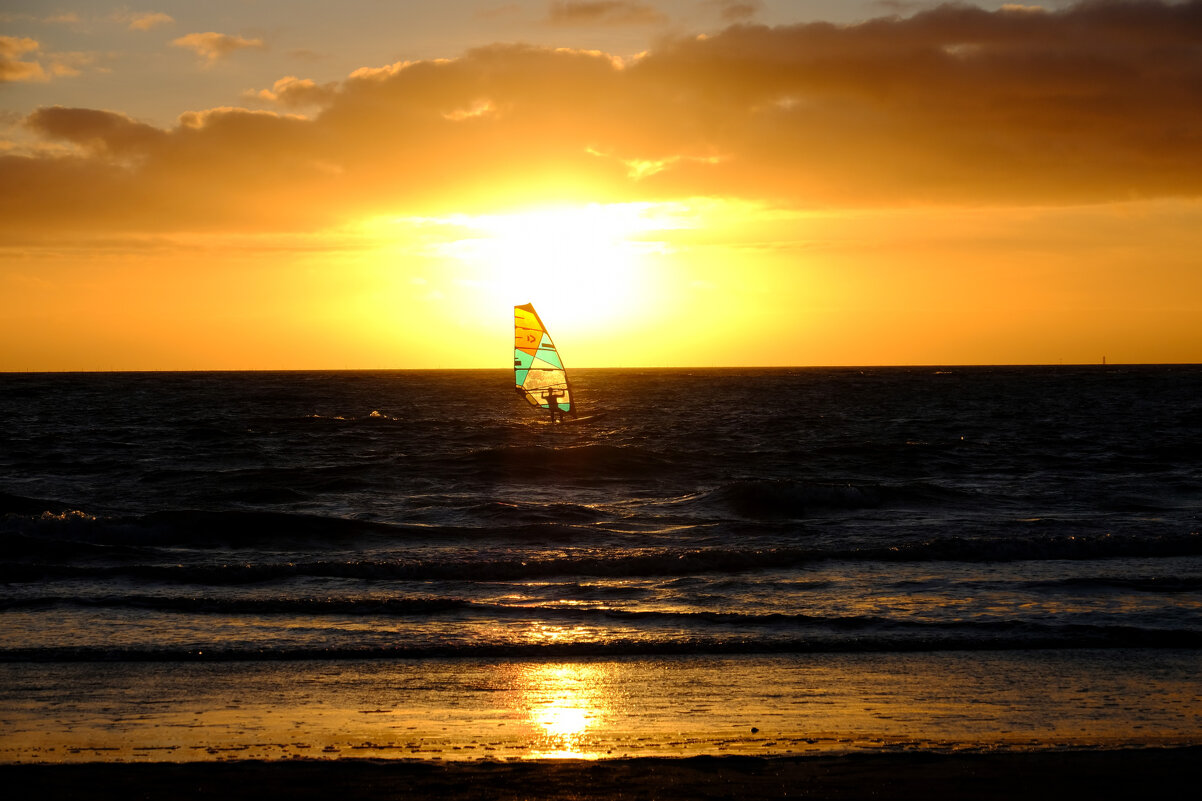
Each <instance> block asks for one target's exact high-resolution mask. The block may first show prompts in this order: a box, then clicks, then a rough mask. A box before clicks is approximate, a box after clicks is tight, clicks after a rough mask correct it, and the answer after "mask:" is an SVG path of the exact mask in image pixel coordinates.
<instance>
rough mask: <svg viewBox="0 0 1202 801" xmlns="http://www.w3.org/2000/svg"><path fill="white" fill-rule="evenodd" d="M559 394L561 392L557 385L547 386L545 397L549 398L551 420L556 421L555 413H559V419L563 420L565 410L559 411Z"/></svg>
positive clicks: (548, 409) (548, 408)
mask: <svg viewBox="0 0 1202 801" xmlns="http://www.w3.org/2000/svg"><path fill="white" fill-rule="evenodd" d="M559 395H560V392H559V390H558V389H556V388H555V387H547V390H546V391H545V392H544V393H543V397H544V398H546V399H547V411H549V412H551V422H552V423H554V422H555V415H556V414H557V413H558V414H559V419H560V420H563V412H561V411H559Z"/></svg>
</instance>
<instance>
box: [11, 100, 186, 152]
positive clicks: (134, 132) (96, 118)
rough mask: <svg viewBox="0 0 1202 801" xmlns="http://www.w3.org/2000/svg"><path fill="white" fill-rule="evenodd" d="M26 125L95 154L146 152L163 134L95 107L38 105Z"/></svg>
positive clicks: (161, 138)
mask: <svg viewBox="0 0 1202 801" xmlns="http://www.w3.org/2000/svg"><path fill="white" fill-rule="evenodd" d="M25 125H26V127H28V128H30V129H31V130H33V131H35V132H36V133H38V134H40V135H42V136H43V137H46V138H48V139H61V140H65V141H68V142H72V143H74V144H76V145H80V146H82V147H84V148H86V149H89V150H92V151H94V152H98V153H105V154H110V155H126V154H137V155H146V154H147V153H148V151H149V150H150V149H151V148H152V147H153V146H154V145H155V144H156V143H158V142H161V141H162V140H163V139H164V138H165V136H166V134H165V133H164V132H163V131H161V130H159V129H158V128H155V127H154V126H152V125H147V124H145V123H141V122H137V121H135V120H133V119H130V118H129V117H127V116H125V115H124V114H118V113H116V112H113V111H97V110H95V109H83V108H63V107H61V106H52V107H49V108H40V109H38V110H37V111H35V112H33V113H32V114H30V115H29V116H28V117H27V118H26V119H25Z"/></svg>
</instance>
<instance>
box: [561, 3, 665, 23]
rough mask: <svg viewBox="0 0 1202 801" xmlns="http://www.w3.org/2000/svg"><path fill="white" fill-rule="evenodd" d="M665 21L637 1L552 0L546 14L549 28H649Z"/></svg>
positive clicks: (661, 16)
mask: <svg viewBox="0 0 1202 801" xmlns="http://www.w3.org/2000/svg"><path fill="white" fill-rule="evenodd" d="M666 21H667V17H666V16H664V15H663V14H662V13H661V12H659V11H657V10H655V9H654V8H652V7H651V6H648V5H647V4H645V3H640V2H637V0H556V2H552V3H551V7H550V9H549V10H548V15H547V22H549V23H550V24H552V25H565V26H566V25H649V24H658V23H661V22H666Z"/></svg>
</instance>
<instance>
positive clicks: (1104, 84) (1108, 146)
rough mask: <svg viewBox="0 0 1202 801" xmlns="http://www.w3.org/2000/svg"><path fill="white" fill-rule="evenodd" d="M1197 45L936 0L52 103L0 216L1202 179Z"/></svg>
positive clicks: (1111, 186) (381, 208)
mask: <svg viewBox="0 0 1202 801" xmlns="http://www.w3.org/2000/svg"><path fill="white" fill-rule="evenodd" d="M13 47H26V48H27V47H28V46H27V45H17V46H10V50H11V49H12V48H13ZM1200 48H1202V0H1193V1H1192V2H1187V3H1167V2H1165V3H1161V2H1102V3H1097V2H1090V3H1085V4H1081V5H1078V6H1075V7H1072V8H1069V9H1066V10H1063V11H1045V12H1038V13H1033V12H1031V11H1030V10H1026V9H1023V10H1020V9H1002V10H997V11H985V10H981V9H977V8H973V7H970V6H942V7H939V8H936V9H932V10H929V11H925V12H922V13H919V14H916V15H914V16H911V17H908V18H880V19H874V20H869V21H867V22H864V23H861V24H857V25H850V26H836V25H831V24H824V23H812V24H804V25H792V26H781V27H767V26H752V25H737V26H733V27H730V28H728V29H726V30H724V31H722V32H720V33H717V34H714V35H712V36H708V37H700V38H699V37H690V38H677V39H672V40H668V41H665V42H663V43H662V44H661V45H660V46H659V47H658V48H657V49H656V50H654V51H653V52H651V53H649V54H647V55H646V56H644V57H643V58H641V59H639V60H637V61H634V62H632V63H628V64H622V63H620V62H617V61H615V60H614V59H613V58H612V57H610V56H609V55H607V54H604V53H594V52H582V51H574V50H567V49H549V48H540V47H533V46H523V45H494V46H490V47H485V48H480V49H477V50H472V51H469V52H468V53H466V54H464V55H463V56H462V57H460V58H455V59H444V60H438V61H417V62H398V63H396V64H392V65H388V66H386V67H378V68H364V69H361V70H357V71H355V72H354V73H353V74H352V75H351V76H349V77H348V78H347V79H345V80H344V81H342V82H340V83H337V84H333V85H330V84H326V85H318V84H315V83H313V82H311V81H306V80H302V79H299V78H295V77H291V76H290V77H287V78H282V79H280V81H277V82H276V84H275V85H274V86H273V87H272V89H271V90H265V91H267V92H268V95H262V94H261V93H260V94H259V95H257V96H259V97H263V98H264V99H268V100H269V101H270V102H274V103H277V104H278V105H280V106H282V107H284V108H296V107H299V106H301V105H306V104H308V105H317V106H320V113H318V114H316V115H315V116H313V118H312V119H303V118H299V117H295V116H287V115H282V114H275V113H270V112H261V111H260V112H251V111H248V110H246V109H237V108H227V109H214V110H209V111H207V112H195V113H190V114H188V115H185V116H184V117H182V118H181V119H180V121H179V124H177V125H176V126H174V127H171V128H168V129H158V128H154V127H152V126H147V125H144V124H142V123H138V122H136V121H134V120H131V119H129V118H128V117H125V116H124V115H121V114H118V113H116V112H113V111H97V110H89V109H41V110H39V111H38V112H35V113H34V114H33V115H31V116H30V117H29V119H28V121H27V124H28V125H29V126H30V128H31V129H32V130H34V131H36V132H37V133H38V134H39V135H40V136H41V137H42V138H43V139H45V140H47V141H57V142H66V143H68V144H70V145H72V146H73V147H74V148H75V149H76V150H77V151H78V152H77V153H76V155H73V156H71V157H69V158H62V157H59V158H51V157H48V156H37V157H35V156H18V155H14V154H8V155H4V156H0V173H2V174H4V175H5V176H6V180H7V181H8V182H9V184H10V185H11V186H13V187H16V189H17V191H9V192H5V193H0V232H7V233H8V234H10V235H15V234H16V233H21V232H26V231H34V230H37V229H39V227H42V228H46V229H50V228H53V227H56V226H57V227H61V226H64V225H67V226H69V227H70V228H71V229H72V230H77V231H83V230H85V229H89V228H99V227H104V228H106V230H127V231H135V230H136V231H141V230H156V231H157V230H193V231H195V230H209V229H219V228H220V229H227V230H257V229H261V228H268V229H275V230H284V229H290V230H298V229H315V228H320V227H322V226H332V225H338V224H342V223H345V222H350V221H355V220H360V219H363V218H366V217H371V216H379V215H382V214H401V213H429V214H436V213H443V212H445V211H447V210H462V211H465V212H466V211H467V210H468V209H469V208H473V209H477V210H479V209H484V208H496V207H498V206H499V205H504V206H513V205H517V204H520V203H524V202H537V201H550V200H578V201H595V202H610V201H632V200H671V199H681V198H691V197H699V196H709V197H728V198H742V199H745V200H749V201H766V202H772V203H778V204H784V205H788V206H791V207H794V208H816V207H836V206H837V207H879V206H882V205H909V204H948V205H953V204H974V205H984V204H1079V203H1092V202H1107V201H1112V200H1120V199H1122V200H1125V199H1130V198H1133V197H1138V198H1167V197H1195V198H1197V197H1202V96H1200V95H1199V91H1200V90H1199V87H1202V61H1200V60H1199V59H1198V58H1197V53H1198V52H1199V49H1200ZM22 52H30V51H29V50H28V49H26V50H23V51H22ZM18 55H19V54H18Z"/></svg>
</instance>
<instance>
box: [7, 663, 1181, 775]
mask: <svg viewBox="0 0 1202 801" xmlns="http://www.w3.org/2000/svg"><path fill="white" fill-rule="evenodd" d="M1182 746H1202V654H1200V653H1199V652H1196V651H1177V652H1174V651H1121V650H1110V651H1093V652H1087V651H1065V652H1041V653H1006V652H998V653H954V652H942V653H938V654H907V655H899V654H860V655H856V654H825V655H823V654H818V655H800V656H747V657H726V658H701V657H696V658H693V657H690V658H683V657H682V658H655V659H646V658H644V659H623V660H604V659H602V660H574V661H563V662H541V661H535V660H528V661H524V660H510V661H505V662H488V661H484V660H474V661H465V660H442V661H439V660H428V661H419V662H404V661H401V662H392V661H378V662H377V661H365V662H353V661H350V662H256V663H240V662H217V663H203V662H198V663H121V664H108V663H57V664H37V663H8V664H0V763H32V762H47V763H62V762H94V761H106V762H194V761H199V762H205V761H210V762H214V761H223V760H265V761H272V760H294V759H312V758H315V757H319V758H323V759H344V758H351V759H419V760H428V761H433V760H442V761H475V760H494V761H500V762H505V761H508V760H512V759H542V760H546V759H562V758H573V759H621V758H643V757H672V758H687V757H700V756H713V757H718V756H741V757H749V756H755V757H798V756H817V755H824V754H825V755H835V754H846V753H855V752H869V753H890V752H905V753H923V752H952V751H963V750H973V751H978V750H979V751H1039V750H1072V749H1076V750H1081V749H1119V748H1128V747H1158V748H1163V747H1182Z"/></svg>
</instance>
